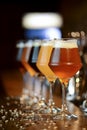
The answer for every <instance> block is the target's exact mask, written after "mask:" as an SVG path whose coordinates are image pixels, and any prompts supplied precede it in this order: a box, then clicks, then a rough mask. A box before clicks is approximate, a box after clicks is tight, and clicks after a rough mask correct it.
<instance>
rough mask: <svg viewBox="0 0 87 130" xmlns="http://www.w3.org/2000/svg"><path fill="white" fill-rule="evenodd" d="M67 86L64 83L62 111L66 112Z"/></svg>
mask: <svg viewBox="0 0 87 130" xmlns="http://www.w3.org/2000/svg"><path fill="white" fill-rule="evenodd" d="M65 89H66V86H65V84H64V83H62V111H66V110H67V109H68V108H67V103H66V92H65Z"/></svg>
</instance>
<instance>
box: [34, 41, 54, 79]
mask: <svg viewBox="0 0 87 130" xmlns="http://www.w3.org/2000/svg"><path fill="white" fill-rule="evenodd" d="M52 49H53V47H52V44H50V43H49V41H48V43H44V44H42V45H41V48H40V51H39V55H38V59H37V63H36V65H37V67H38V69H39V70H40V71H41V73H42V74H43V75H45V77H46V78H47V80H48V81H55V79H56V76H55V74H54V73H53V71H52V70H51V69H50V67H49V65H48V63H49V59H50V55H51V52H52Z"/></svg>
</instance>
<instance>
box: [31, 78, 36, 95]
mask: <svg viewBox="0 0 87 130" xmlns="http://www.w3.org/2000/svg"><path fill="white" fill-rule="evenodd" d="M32 81H33V88H32V96H33V97H34V96H35V82H36V76H33V77H32Z"/></svg>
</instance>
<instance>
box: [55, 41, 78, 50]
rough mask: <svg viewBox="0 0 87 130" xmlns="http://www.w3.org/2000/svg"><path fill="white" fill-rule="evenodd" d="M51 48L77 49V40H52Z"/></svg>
mask: <svg viewBox="0 0 87 130" xmlns="http://www.w3.org/2000/svg"><path fill="white" fill-rule="evenodd" d="M53 47H58V48H78V45H77V40H76V39H72V40H63V39H62V40H61V39H60V40H59V39H58V40H54V43H53Z"/></svg>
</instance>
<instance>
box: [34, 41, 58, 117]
mask: <svg viewBox="0 0 87 130" xmlns="http://www.w3.org/2000/svg"><path fill="white" fill-rule="evenodd" d="M51 52H52V40H47V39H46V40H42V43H41V48H40V51H39V55H38V59H37V63H36V65H37V67H38V69H39V70H40V72H41V73H42V74H43V75H44V76H45V77H46V79H47V80H48V82H49V85H50V90H49V91H50V96H49V99H48V108H47V111H48V113H49V114H50V115H51V116H52V114H55V113H57V112H58V110H59V109H58V107H57V106H56V105H55V102H54V101H53V94H52V88H53V86H54V83H55V80H56V75H55V74H54V73H53V71H52V70H51V69H50V67H49V65H48V63H49V59H50V55H51ZM43 59H44V60H43Z"/></svg>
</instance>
